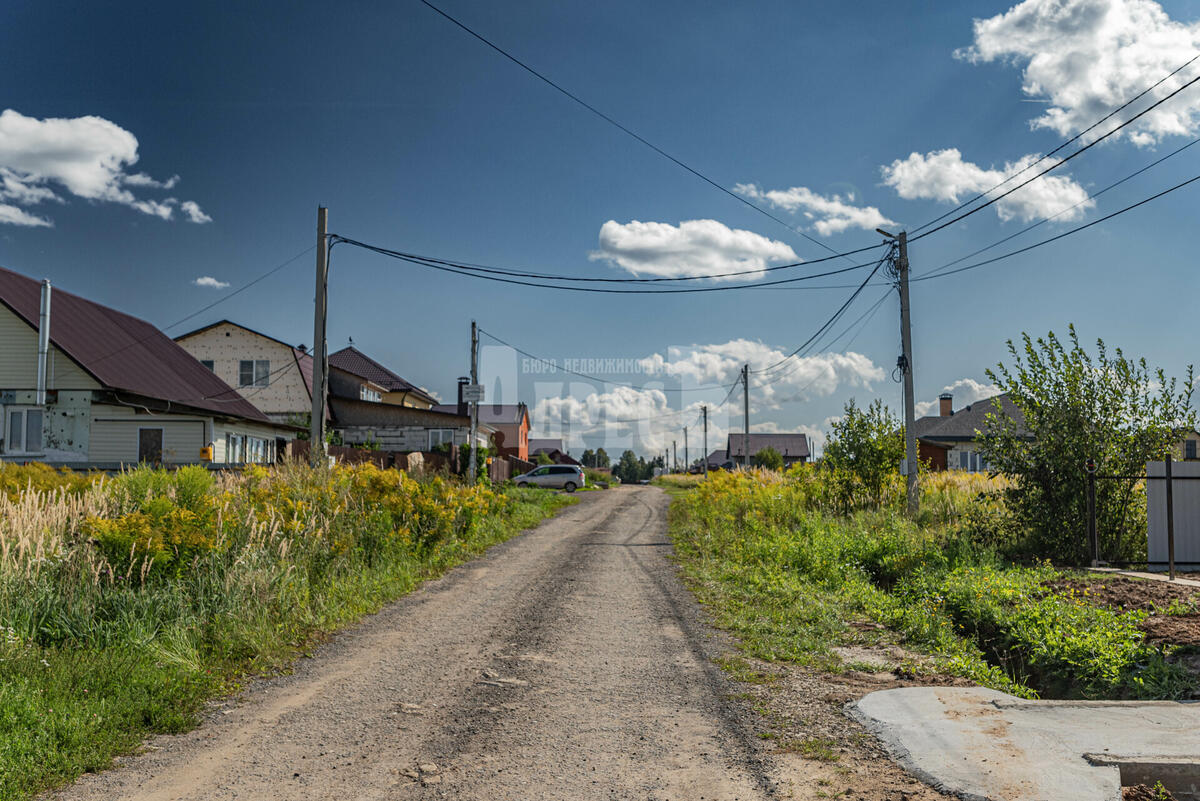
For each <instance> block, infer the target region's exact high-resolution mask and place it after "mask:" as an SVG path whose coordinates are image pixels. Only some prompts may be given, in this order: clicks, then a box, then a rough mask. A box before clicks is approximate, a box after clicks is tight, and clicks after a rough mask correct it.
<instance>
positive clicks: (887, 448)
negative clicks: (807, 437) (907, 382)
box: [823, 398, 904, 511]
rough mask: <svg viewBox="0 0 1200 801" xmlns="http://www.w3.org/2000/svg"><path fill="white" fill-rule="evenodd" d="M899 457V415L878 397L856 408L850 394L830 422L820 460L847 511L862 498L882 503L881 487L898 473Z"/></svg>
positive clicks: (901, 447) (901, 434) (901, 449)
mask: <svg viewBox="0 0 1200 801" xmlns="http://www.w3.org/2000/svg"><path fill="white" fill-rule="evenodd" d="M903 458H904V427H903V426H901V425H900V421H899V419H897V418H896V417H895V416H894V415H893V414H892V413H891V411H890V410H889V409H888V407H887V406H884V405H883V403H882V402H881V401H879V400H876V401H874V402H872V403H871V405H870V406H868V407H867V408H865V409H860V408H858V406H857V405H856V404H855V403H854V399H853V398H851V399H850V402H849V403H847V404H846V406H845V407H844V409H843V411H842V418H841V419H840V420H838V421H836V422H835V423H834V424H833V430H832V431H831V432H830V434H829V442H828V443H826V445H825V457H824V462H823V464H824V466H825V468H826V469H827V470H829V471H830V473H829V475H830V480H831V481H832V482H834V483H835V484H836V485H837V487H838V492H839V494H840V495H841V501H842V506H843V508H844V509H845V510H847V511H848V510H849V509H850V508H851V507H853V506H860V505H864V501H865V502H867V503H870V504H874V505H875V506H878V505H880V504H881V503H883V495H884V490H885V489H886V488H887V486H888V483H889V479H890V478H891V476H893V475H896V474H898V473H899V470H900V460H901V459H903ZM860 495H861V496H863V497H857V496H860Z"/></svg>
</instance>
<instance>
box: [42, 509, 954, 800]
mask: <svg viewBox="0 0 1200 801" xmlns="http://www.w3.org/2000/svg"><path fill="white" fill-rule="evenodd" d="M666 507H667V498H666V496H665V495H664V494H663V493H662V492H661V491H660V490H658V489H657V488H652V487H626V488H618V489H612V490H608V491H606V492H597V493H582V494H581V497H580V503H579V504H578V505H577V506H574V507H571V508H569V509H567V510H565V511H564V512H563V513H561V514H560V515H559V516H558V517H557V518H555V519H553V520H551V521H548V522H546V523H544V524H543V525H541V526H540V527H538V528H537V529H534V530H532V531H530V532H527V533H525V534H524V535H522V536H520V537H518V538H515V539H513V540H510V541H509V542H507V543H505V544H504V545H500V546H497V547H496V548H493V549H492V550H491V551H490V552H489V553H488V554H487V555H486V556H485V557H483V558H481V559H478V560H476V561H474V562H471V563H469V564H466V565H463V566H461V567H459V568H457V569H456V570H454V571H451V572H450V573H448V574H447V575H446V576H445V577H443V578H442V579H440V580H438V581H435V582H431V583H430V584H428V585H426V586H425V587H424V588H423V589H422V590H420V591H418V592H416V593H413V594H412V595H410V596H409V597H407V598H405V599H403V600H401V601H399V602H397V603H395V604H392V605H391V606H389V607H387V608H386V609H384V610H383V611H382V612H380V613H379V614H377V615H375V616H373V617H371V618H369V619H367V620H366V621H364V622H363V623H362V624H361V625H359V626H357V627H355V628H353V629H351V630H349V631H346V632H344V633H343V634H341V635H338V636H336V637H334V638H332V639H331V640H330V641H329V642H328V643H326V644H325V645H323V646H322V647H321V648H320V649H318V650H317V651H316V652H315V654H314V656H313V658H311V659H304V660H300V661H299V662H298V663H297V664H296V665H295V669H294V672H293V673H292V674H291V675H287V676H281V677H277V678H274V679H269V680H263V681H258V682H255V683H253V684H252V686H250V687H249V688H248V689H247V690H246V691H245V692H244V693H243V694H242V695H240V696H239V697H236V698H231V699H227V700H226V701H224V702H221V703H219V704H215V705H214V706H213V707H212V709H211V714H210V715H209V716H208V718H207V720H206V722H205V723H204V724H203V725H202V726H200V727H199V728H198V729H196V730H195V731H192V732H190V733H188V734H184V735H179V736H163V737H157V738H154V739H153V740H151V741H150V742H148V743H146V745H145V748H144V751H143V753H141V754H139V755H136V756H134V757H130V758H129V759H127V760H124V763H123V764H122V766H121V767H119V768H117V769H114V770H110V771H108V772H105V773H102V774H98V775H92V776H87V777H84V778H83V779H81V780H80V781H79V782H77V783H76V784H75V785H73V786H71V787H68V788H65V789H64V790H62V791H60V792H58V793H56V794H53V795H52V796H51V797H53V798H58V799H62V801H93V800H94V799H113V798H120V799H125V800H126V801H168V800H169V801H187V800H189V799H190V800H192V801H199V800H200V799H203V800H204V801H224V800H226V799H234V798H237V799H247V798H253V799H256V800H261V801H283V800H284V799H288V800H289V801H290V799H301V798H302V799H337V801H351V799H354V800H357V799H436V798H454V799H464V801H470V799H495V800H496V801H504V800H505V799H511V800H512V801H517V799H521V801H527V800H530V799H556V800H558V799H612V800H616V799H638V801H645V800H646V799H655V800H656V801H667V800H668V799H674V800H676V801H699V800H700V799H704V800H705V801H735V800H738V801H741V800H745V801H751V800H752V799H777V798H796V799H816V798H830V797H834V796H836V795H838V794H842V797H854V798H861V799H875V800H876V801H901V800H902V799H933V798H940V797H942V796H941V795H940V794H938V793H937V792H935V791H933V790H931V789H929V788H928V787H925V786H924V785H922V784H920V783H919V782H917V781H916V780H915V779H912V778H911V777H909V776H908V775H907V774H905V773H904V771H903V770H902V769H901V768H899V767H898V766H897V765H895V764H894V763H893V762H892V761H891V760H890V759H888V758H887V756H886V754H884V752H883V750H882V748H881V747H880V746H879V744H878V743H877V742H876V740H875V739H874V738H873V737H872V736H871V735H869V734H868V733H867V732H866V731H865V730H863V729H862V728H861V727H860V726H859V725H858V724H857V723H854V722H853V721H851V720H850V719H849V718H847V717H846V716H845V714H844V713H843V707H844V705H845V703H846V702H847V701H850V700H853V699H855V698H857V697H860V696H861V695H863V694H865V693H867V692H871V691H873V690H876V689H884V688H887V687H892V686H902V685H903V684H904V682H903V681H902V680H901V679H899V678H897V677H896V676H895V675H893V674H887V673H884V674H854V673H851V674H846V675H841V676H837V675H829V674H818V673H815V672H812V671H808V670H803V669H788V670H785V671H784V672H782V673H781V674H778V675H777V677H776V678H774V679H773V680H771V681H770V682H769V683H758V684H744V683H739V682H735V681H733V680H731V679H730V678H729V677H728V676H727V675H726V674H725V673H724V672H722V670H721V669H720V667H718V665H717V663H716V661H715V660H717V659H719V658H720V657H722V656H723V655H727V654H729V653H730V652H731V651H732V648H731V644H730V643H729V642H728V641H727V640H726V639H725V638H724V637H723V635H721V634H720V633H719V632H717V631H716V630H714V629H712V628H711V627H710V626H709V625H708V624H707V622H706V619H705V617H704V614H703V613H702V612H701V611H700V609H699V608H698V607H697V605H696V603H695V602H694V600H693V598H692V596H691V595H690V593H688V591H687V590H686V589H685V588H684V587H683V586H682V584H681V583H680V582H679V580H678V579H677V576H676V572H675V568H674V565H673V564H672V562H671V561H670V558H669V555H670V552H671V545H670V542H669V540H668V538H667V533H666V514H665V513H666ZM761 671H762V672H763V673H764V675H765V674H768V673H773V672H775V669H774V668H770V667H762V668H761Z"/></svg>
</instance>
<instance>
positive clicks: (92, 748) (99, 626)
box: [0, 465, 570, 799]
mask: <svg viewBox="0 0 1200 801" xmlns="http://www.w3.org/2000/svg"><path fill="white" fill-rule="evenodd" d="M567 502H570V501H569V500H568V499H565V498H563V497H562V496H559V495H553V494H550V493H538V492H536V491H521V490H515V489H511V490H506V491H503V492H496V491H493V490H491V489H488V488H485V487H466V486H463V485H460V484H458V483H455V482H453V481H450V480H447V479H446V478H443V477H428V478H423V479H420V480H417V479H414V478H411V477H409V476H408V475H406V474H404V473H400V472H398V471H384V470H379V469H376V468H374V467H372V466H357V467H346V468H341V467H339V468H335V469H333V470H313V469H310V468H308V467H305V466H301V465H289V466H285V467H281V468H279V469H273V470H266V469H263V468H248V469H247V470H246V471H245V472H244V473H242V474H236V475H225V476H222V477H219V478H214V477H213V476H212V475H211V474H210V473H209V472H208V471H207V470H204V469H202V468H185V469H183V470H180V471H178V472H174V473H167V472H164V471H155V470H149V469H140V470H137V471H132V472H129V473H126V474H124V475H121V476H118V477H116V478H113V479H109V480H94V481H91V480H89V481H86V482H82V483H80V482H76V481H74V480H66V478H65V477H64V480H63V481H62V482H61V484H60V485H59V486H57V487H55V486H53V485H47V486H46V487H45V488H43V489H34V488H29V489H26V490H25V491H18V492H16V493H14V494H13V495H12V497H9V496H8V495H7V494H0V731H3V732H4V736H3V737H0V799H10V798H14V799H16V798H26V797H29V796H30V795H32V794H33V793H35V792H37V791H38V790H40V789H44V788H46V787H50V786H53V785H55V784H58V783H61V782H63V781H67V780H70V779H72V778H73V777H75V776H76V775H78V774H79V773H80V772H83V771H87V770H98V769H102V768H104V767H106V766H107V765H108V764H109V762H110V761H111V759H112V756H113V755H114V754H116V753H119V752H121V751H123V750H127V749H128V748H130V747H132V746H134V745H136V743H137V742H138V741H140V740H141V738H142V737H144V736H145V735H146V734H148V733H151V732H172V731H180V730H183V729H186V728H187V727H189V726H191V725H193V724H194V723H195V721H196V715H197V712H198V710H199V709H200V706H201V704H202V703H203V701H204V699H206V698H207V697H210V696H211V695H212V694H214V693H219V692H222V691H225V690H227V689H229V687H230V686H231V684H230V682H233V681H236V680H237V679H238V677H240V676H245V675H247V674H253V673H256V672H261V671H267V670H271V669H274V668H276V667H278V666H279V665H281V664H282V663H283V662H284V661H286V660H288V659H290V658H292V657H293V656H294V655H295V654H297V653H298V652H300V651H302V650H303V649H305V648H307V647H308V645H309V643H311V641H312V639H313V638H314V637H316V636H319V635H320V634H321V633H322V632H326V631H330V630H332V629H334V628H336V627H338V626H339V625H342V624H344V623H346V622H348V621H351V620H353V619H356V618H357V617H359V616H361V615H362V614H364V613H367V612H370V611H374V610H376V609H378V608H379V607H380V606H381V605H382V604H383V603H385V602H387V601H388V600H390V599H393V598H395V597H397V596H398V595H401V594H403V593H405V592H407V591H409V590H411V589H412V588H413V587H415V586H416V585H417V584H418V583H419V582H421V581H422V580H424V579H426V578H429V577H431V576H435V575H437V574H439V573H440V572H442V571H444V570H445V569H447V568H448V567H450V566H452V565H454V564H456V563H458V562H460V561H462V560H463V559H466V558H469V557H470V556H472V555H473V554H476V553H479V552H480V551H481V550H483V549H484V548H486V547H487V546H488V545H490V544H492V543H495V542H499V541H501V540H503V539H505V538H506V537H508V536H511V535H512V534H514V533H516V532H517V531H519V530H521V529H522V528H525V527H528V526H529V525H532V524H533V523H535V522H536V521H537V520H539V519H541V518H542V517H544V516H545V515H547V514H549V513H551V512H552V511H553V510H554V509H555V508H557V507H559V506H561V505H562V504H564V503H567Z"/></svg>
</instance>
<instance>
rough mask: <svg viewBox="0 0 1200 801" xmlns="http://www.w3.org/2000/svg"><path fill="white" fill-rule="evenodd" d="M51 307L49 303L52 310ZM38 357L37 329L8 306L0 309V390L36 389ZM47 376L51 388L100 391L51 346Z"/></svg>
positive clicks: (91, 380) (81, 371) (88, 377)
mask: <svg viewBox="0 0 1200 801" xmlns="http://www.w3.org/2000/svg"><path fill="white" fill-rule="evenodd" d="M53 308H54V307H53V303H52V304H51V311H53ZM37 357H38V335H37V329H35V328H33V327H32V326H30V325H29V324H28V323H26V322H25V321H24V320H22V319H21V318H20V317H18V316H17V315H15V314H13V313H12V312H11V311H10V310H9V309H8V307H6V306H0V390H13V389H37ZM48 373H49V374H48V376H47V385H48V387H49V388H50V389H99V388H100V385H99V384H97V383H96V381H95V380H94V379H93V378H92V377H91V376H89V375H88V374H87V373H85V372H84V371H83V370H81V369H79V367H78V366H77V365H76V364H75V362H73V361H71V360H70V359H69V358H67V356H66V354H64V353H63V352H62V351H61V350H59V349H58V348H57V347H55V346H53V345H51V346H50V369H49V371H48Z"/></svg>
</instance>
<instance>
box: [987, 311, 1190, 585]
mask: <svg viewBox="0 0 1200 801" xmlns="http://www.w3.org/2000/svg"><path fill="white" fill-rule="evenodd" d="M1069 331H1070V334H1069V337H1068V342H1066V343H1063V342H1062V341H1060V340H1059V338H1058V337H1057V336H1055V334H1054V332H1050V333H1049V334H1047V335H1046V337H1044V338H1041V337H1039V338H1038V339H1037V340H1033V339H1031V338H1030V336H1029V335H1028V334H1022V335H1021V343H1022V344H1021V347H1020V348H1018V347H1017V345H1016V344H1014V343H1013V342H1012V340H1009V342H1008V352H1009V354H1010V355H1011V356H1012V366H1011V367H1010V366H1008V365H1005V364H1003V363H1001V364H998V365H997V366H996V369H995V370H989V371H988V377H990V378H991V379H992V381H993V382H994V383H995V384H996V385H997V386H998V387H999V388H1000V390H1001V392H1004V393H1006V394H1007V395H1008V398H1009V399H1010V400H1011V401H1012V403H1013V405H1014V406H1016V408H1017V409H1018V410H1019V412H1020V415H1017V416H1015V417H1014V416H1013V415H1008V414H1002V413H1001V409H1002V407H1001V406H1000V404H999V401H998V400H997V401H996V402H995V403H996V411H994V412H993V413H991V414H989V415H988V416H987V418H986V423H985V426H986V430H985V431H984V432H982V434H983V436H982V439H981V445H980V451H981V452H982V454H983V457H984V458H985V459H986V460H987V462H988V464H990V465H991V466H992V467H993V468H994V469H995V470H997V471H998V472H1001V473H1004V474H1006V475H1009V476H1011V477H1012V479H1013V481H1014V482H1015V483H1014V486H1013V487H1012V488H1011V489H1009V490H1008V491H1007V500H1008V502H1009V504H1008V505H1009V508H1010V509H1011V510H1012V512H1013V513H1014V515H1015V516H1016V518H1017V521H1018V522H1019V523H1020V525H1021V528H1022V529H1023V531H1024V535H1025V542H1023V543H1021V545H1022V546H1024V550H1025V551H1026V552H1027V553H1028V554H1029V555H1031V556H1035V557H1038V558H1052V559H1054V560H1055V561H1060V560H1061V561H1063V562H1069V563H1073V564H1086V563H1087V562H1088V561H1090V559H1091V544H1090V543H1089V542H1088V538H1087V472H1086V463H1087V460H1088V459H1094V460H1095V462H1096V472H1097V473H1099V474H1102V475H1105V474H1107V475H1121V476H1137V475H1142V474H1143V473H1144V470H1145V466H1146V462H1148V461H1151V460H1155V459H1161V458H1163V457H1164V456H1165V455H1166V453H1167V452H1168V450H1169V449H1170V447H1171V446H1172V445H1173V444H1175V442H1177V441H1178V440H1179V438H1180V430H1181V429H1182V428H1192V427H1194V426H1195V424H1196V415H1195V412H1193V411H1192V409H1191V399H1192V368H1191V366H1190V365H1189V366H1188V368H1187V375H1186V378H1185V380H1184V381H1183V383H1182V388H1181V389H1177V387H1178V385H1177V383H1176V380H1175V379H1174V378H1171V379H1167V377H1166V376H1165V374H1164V373H1163V371H1162V369H1155V370H1151V369H1150V368H1149V367H1148V366H1147V365H1146V360H1145V359H1138V360H1136V361H1135V360H1133V359H1129V358H1126V356H1125V354H1124V353H1123V352H1122V351H1121V350H1120V349H1119V348H1118V349H1116V350H1115V351H1114V353H1113V355H1109V352H1108V349H1107V347H1106V346H1105V344H1104V341H1103V340H1100V339H1097V340H1096V351H1097V353H1096V356H1095V358H1093V357H1092V356H1091V354H1089V353H1088V352H1087V351H1086V350H1085V349H1084V348H1083V346H1082V345H1080V343H1079V336H1078V334H1077V333H1076V332H1075V326H1073V325H1072V326H1070V328H1069ZM1136 483H1137V482H1136V480H1135V479H1124V480H1103V481H1097V482H1096V520H1097V530H1098V533H1099V538H1100V554H1101V559H1107V560H1112V561H1126V560H1136V559H1144V558H1145V557H1146V551H1145V545H1146V540H1145V529H1144V524H1145V521H1144V519H1143V517H1142V514H1143V513H1144V510H1143V509H1142V508H1139V500H1140V499H1139V498H1138V494H1137V493H1135V485H1136Z"/></svg>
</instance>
